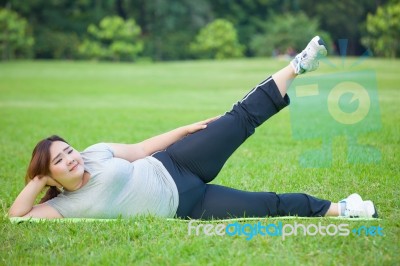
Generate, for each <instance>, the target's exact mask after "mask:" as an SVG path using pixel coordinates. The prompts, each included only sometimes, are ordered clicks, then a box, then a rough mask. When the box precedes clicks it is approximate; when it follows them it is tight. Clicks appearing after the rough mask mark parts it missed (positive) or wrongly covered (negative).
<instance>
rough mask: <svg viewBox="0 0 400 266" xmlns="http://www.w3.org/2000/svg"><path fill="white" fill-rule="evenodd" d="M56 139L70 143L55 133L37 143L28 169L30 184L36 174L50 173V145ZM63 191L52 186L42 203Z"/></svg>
mask: <svg viewBox="0 0 400 266" xmlns="http://www.w3.org/2000/svg"><path fill="white" fill-rule="evenodd" d="M54 141H62V142H65V143H67V144H68V142H66V141H65V140H64V139H63V138H61V137H59V136H57V135H53V136H50V137H48V138H45V139H43V140H41V141H39V142H38V144H36V146H35V148H34V149H33V152H32V158H31V161H30V163H29V166H28V170H27V171H26V176H25V184H28V183H29V182H30V181H31V180H32V179H33V178H34V177H35V176H39V177H40V176H44V175H49V174H50V159H51V158H50V146H51V144H52V143H53V142H54ZM60 193H61V190H59V189H58V188H57V187H54V186H50V187H49V189H48V190H47V192H46V194H45V195H44V197H43V198H42V199H41V200H40V203H43V202H46V201H48V200H50V199H52V198H54V197H57V195H58V194H60Z"/></svg>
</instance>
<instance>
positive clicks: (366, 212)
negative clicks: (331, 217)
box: [339, 193, 378, 218]
mask: <svg viewBox="0 0 400 266" xmlns="http://www.w3.org/2000/svg"><path fill="white" fill-rule="evenodd" d="M343 203H344V204H345V205H346V207H345V209H344V212H343V211H342V210H341V208H342V204H343ZM339 213H340V215H341V216H344V217H348V218H377V217H378V213H377V212H376V209H375V206H374V204H373V203H372V201H370V200H367V201H363V200H362V198H361V196H360V195H358V194H356V193H354V194H351V195H350V196H348V197H347V198H345V199H343V200H341V201H339ZM342 213H344V215H342Z"/></svg>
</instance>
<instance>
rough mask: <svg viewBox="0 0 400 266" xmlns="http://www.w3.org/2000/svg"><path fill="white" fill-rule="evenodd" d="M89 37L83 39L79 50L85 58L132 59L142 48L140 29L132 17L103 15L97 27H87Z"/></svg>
mask: <svg viewBox="0 0 400 266" xmlns="http://www.w3.org/2000/svg"><path fill="white" fill-rule="evenodd" d="M88 33H89V35H90V36H91V39H85V40H84V42H83V43H82V45H81V46H80V47H79V52H80V53H81V54H82V55H83V56H84V57H86V58H91V59H93V58H94V59H106V60H116V61H119V60H128V61H133V60H135V59H136V58H137V55H138V54H139V53H140V52H141V51H142V50H143V43H142V41H141V40H140V33H141V29H140V27H139V26H138V25H137V24H136V22H135V21H134V20H133V19H128V20H127V21H124V20H123V19H122V18H121V17H118V16H112V17H105V18H103V19H102V20H101V21H100V24H99V27H97V26H95V25H93V24H91V25H90V26H89V27H88Z"/></svg>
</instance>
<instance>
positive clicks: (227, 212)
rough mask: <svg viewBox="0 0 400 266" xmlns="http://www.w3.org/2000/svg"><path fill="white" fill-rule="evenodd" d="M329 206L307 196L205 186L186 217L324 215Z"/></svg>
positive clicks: (320, 200) (322, 201)
mask: <svg viewBox="0 0 400 266" xmlns="http://www.w3.org/2000/svg"><path fill="white" fill-rule="evenodd" d="M330 205H331V202H330V201H327V200H322V199H317V198H315V197H312V196H310V195H307V194H301V193H286V194H276V193H273V192H248V191H241V190H236V189H232V188H228V187H223V186H218V185H210V184H207V185H206V191H205V194H204V197H203V199H202V200H200V201H199V202H198V203H197V204H196V206H195V207H194V209H193V210H192V213H191V215H190V218H192V219H211V218H214V219H225V218H239V217H266V216H295V215H297V216H301V217H311V216H324V215H325V214H326V212H327V211H328V209H329V207H330Z"/></svg>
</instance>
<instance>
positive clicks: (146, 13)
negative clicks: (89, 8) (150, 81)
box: [121, 0, 212, 60]
mask: <svg viewBox="0 0 400 266" xmlns="http://www.w3.org/2000/svg"><path fill="white" fill-rule="evenodd" d="M121 1H123V3H122V6H123V9H124V13H125V14H127V16H128V17H134V18H135V19H136V21H137V22H138V24H139V25H140V27H141V28H142V32H143V38H144V41H145V43H146V45H145V48H144V51H143V54H144V55H145V56H150V57H152V58H153V59H155V60H171V59H174V60H177V59H185V58H189V57H190V51H189V43H190V42H191V41H192V40H193V38H194V36H195V35H196V33H197V32H198V31H199V29H200V28H202V27H203V26H204V25H206V24H207V23H208V22H209V21H211V20H212V10H211V9H210V6H209V3H208V0H198V1H192V0H177V1H168V0H155V1H147V0H121Z"/></svg>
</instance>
